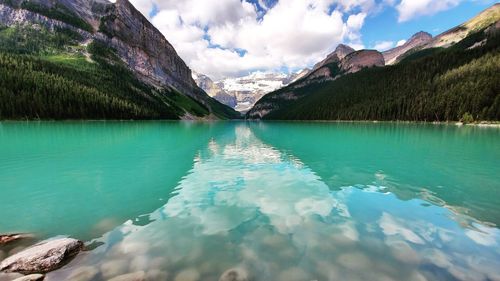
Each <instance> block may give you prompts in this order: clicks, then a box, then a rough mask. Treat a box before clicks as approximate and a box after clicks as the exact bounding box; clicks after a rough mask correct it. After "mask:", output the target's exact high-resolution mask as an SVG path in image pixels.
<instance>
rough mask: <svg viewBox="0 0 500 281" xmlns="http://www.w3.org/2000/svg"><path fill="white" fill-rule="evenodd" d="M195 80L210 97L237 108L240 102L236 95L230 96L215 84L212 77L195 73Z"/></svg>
mask: <svg viewBox="0 0 500 281" xmlns="http://www.w3.org/2000/svg"><path fill="white" fill-rule="evenodd" d="M193 79H194V81H195V82H196V84H197V85H198V87H200V88H202V89H203V90H204V91H205V92H206V93H207V94H208V95H209V96H211V97H212V98H214V99H216V100H218V101H219V102H221V103H222V104H225V105H227V106H229V107H231V108H235V107H236V105H237V104H238V100H237V99H236V97H235V96H234V95H231V94H228V93H227V92H226V91H225V90H224V89H223V88H222V87H221V86H220V85H219V84H216V83H214V81H212V79H210V77H208V76H206V75H204V74H200V73H196V72H194V71H193Z"/></svg>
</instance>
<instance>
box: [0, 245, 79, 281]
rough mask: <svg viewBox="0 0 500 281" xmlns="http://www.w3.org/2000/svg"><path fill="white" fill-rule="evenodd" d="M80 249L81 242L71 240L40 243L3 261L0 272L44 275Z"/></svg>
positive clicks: (62, 263) (61, 264)
mask: <svg viewBox="0 0 500 281" xmlns="http://www.w3.org/2000/svg"><path fill="white" fill-rule="evenodd" d="M82 248H83V242H82V241H78V240H76V239H72V238H59V239H53V240H46V241H42V242H40V243H38V244H35V245H34V246H31V247H29V248H27V249H25V250H23V251H21V252H19V253H17V254H15V255H13V256H10V257H8V258H6V259H5V260H3V261H2V262H1V263H0V271H4V272H19V273H24V274H31V273H46V272H49V271H52V270H54V269H57V268H59V267H61V266H63V265H64V264H65V263H66V262H67V261H68V260H69V259H70V258H72V257H74V256H75V255H76V254H78V252H80V250H81V249H82Z"/></svg>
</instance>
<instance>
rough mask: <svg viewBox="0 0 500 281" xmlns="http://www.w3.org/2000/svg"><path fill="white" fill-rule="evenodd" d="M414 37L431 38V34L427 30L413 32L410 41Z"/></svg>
mask: <svg viewBox="0 0 500 281" xmlns="http://www.w3.org/2000/svg"><path fill="white" fill-rule="evenodd" d="M415 38H428V39H432V35H431V34H430V33H428V32H425V31H420V32H417V33H415V34H413V36H412V37H411V38H410V41H411V40H412V39H415Z"/></svg>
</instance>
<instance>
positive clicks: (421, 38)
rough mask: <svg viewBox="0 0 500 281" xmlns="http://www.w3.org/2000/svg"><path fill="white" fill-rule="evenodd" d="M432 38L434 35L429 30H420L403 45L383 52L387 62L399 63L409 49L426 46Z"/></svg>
mask: <svg viewBox="0 0 500 281" xmlns="http://www.w3.org/2000/svg"><path fill="white" fill-rule="evenodd" d="M431 40H432V35H430V34H429V33H427V32H422V31H421V32H418V33H416V34H415V35H413V36H412V37H411V38H410V39H409V40H408V41H406V42H405V43H404V44H403V45H401V46H398V47H396V48H393V49H390V50H387V51H385V52H383V53H382V54H383V55H384V60H385V62H386V64H395V63H397V62H398V61H399V60H400V59H401V57H402V56H403V55H405V54H406V53H407V52H408V51H410V50H412V49H415V48H418V47H421V46H424V45H425V44H427V43H429V42H430V41H431Z"/></svg>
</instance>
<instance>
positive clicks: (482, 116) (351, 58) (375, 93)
mask: <svg viewBox="0 0 500 281" xmlns="http://www.w3.org/2000/svg"><path fill="white" fill-rule="evenodd" d="M499 9H500V5H498V4H496V5H493V6H492V7H491V8H489V9H487V10H486V11H484V12H482V13H481V14H479V15H478V16H477V17H475V18H473V19H471V20H470V21H468V22H467V23H464V24H462V25H460V26H459V27H457V28H454V29H452V30H451V31H447V32H445V33H443V34H441V35H438V36H436V37H435V38H432V39H431V40H429V36H428V35H427V34H425V33H417V34H416V35H415V36H413V37H412V38H411V39H410V40H408V43H407V44H406V46H401V48H396V49H394V50H390V51H388V52H385V53H384V54H380V53H378V52H376V51H367V50H361V51H357V52H353V53H351V54H349V55H347V56H346V57H345V58H344V59H342V60H340V61H338V60H337V59H338V58H336V56H335V55H332V54H331V55H330V56H329V57H327V59H326V60H325V61H326V62H327V63H326V65H325V63H320V64H319V65H323V66H322V67H320V68H319V69H317V70H316V71H313V72H312V73H310V74H309V75H308V76H306V77H304V78H302V79H299V80H297V81H295V82H294V83H292V84H290V85H288V86H286V87H283V88H281V89H279V90H277V91H274V92H272V93H270V94H268V95H266V96H264V97H263V98H262V99H261V100H260V101H259V102H258V103H257V104H256V105H255V106H254V107H253V108H252V109H251V110H250V111H249V112H248V113H247V115H246V118H249V119H273V120H276V119H278V120H282V119H287V120H288V119H293V120H409V121H456V120H461V119H462V118H465V117H466V116H467V117H469V116H472V118H474V119H478V120H500V76H499V75H498V73H500V22H499V20H500V14H499V12H498V11H499ZM464 30H465V31H464ZM464 34H465V35H464ZM446 38H448V39H446ZM450 38H453V40H451V39H450ZM445 39H446V40H445ZM443 40H445V41H446V42H447V43H446V44H445V45H443V44H442V42H444V41H443ZM426 41H428V42H427V43H425V42H426ZM439 42H440V43H439ZM412 46H413V47H412ZM435 46H439V47H435ZM381 55H382V56H384V55H385V58H386V59H388V60H389V61H388V64H391V63H394V64H393V65H387V66H384V64H383V63H382V61H385V59H384V58H380V56H381ZM370 65H372V66H377V67H369V66H370ZM316 68H317V67H316ZM468 119H469V118H468Z"/></svg>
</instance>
